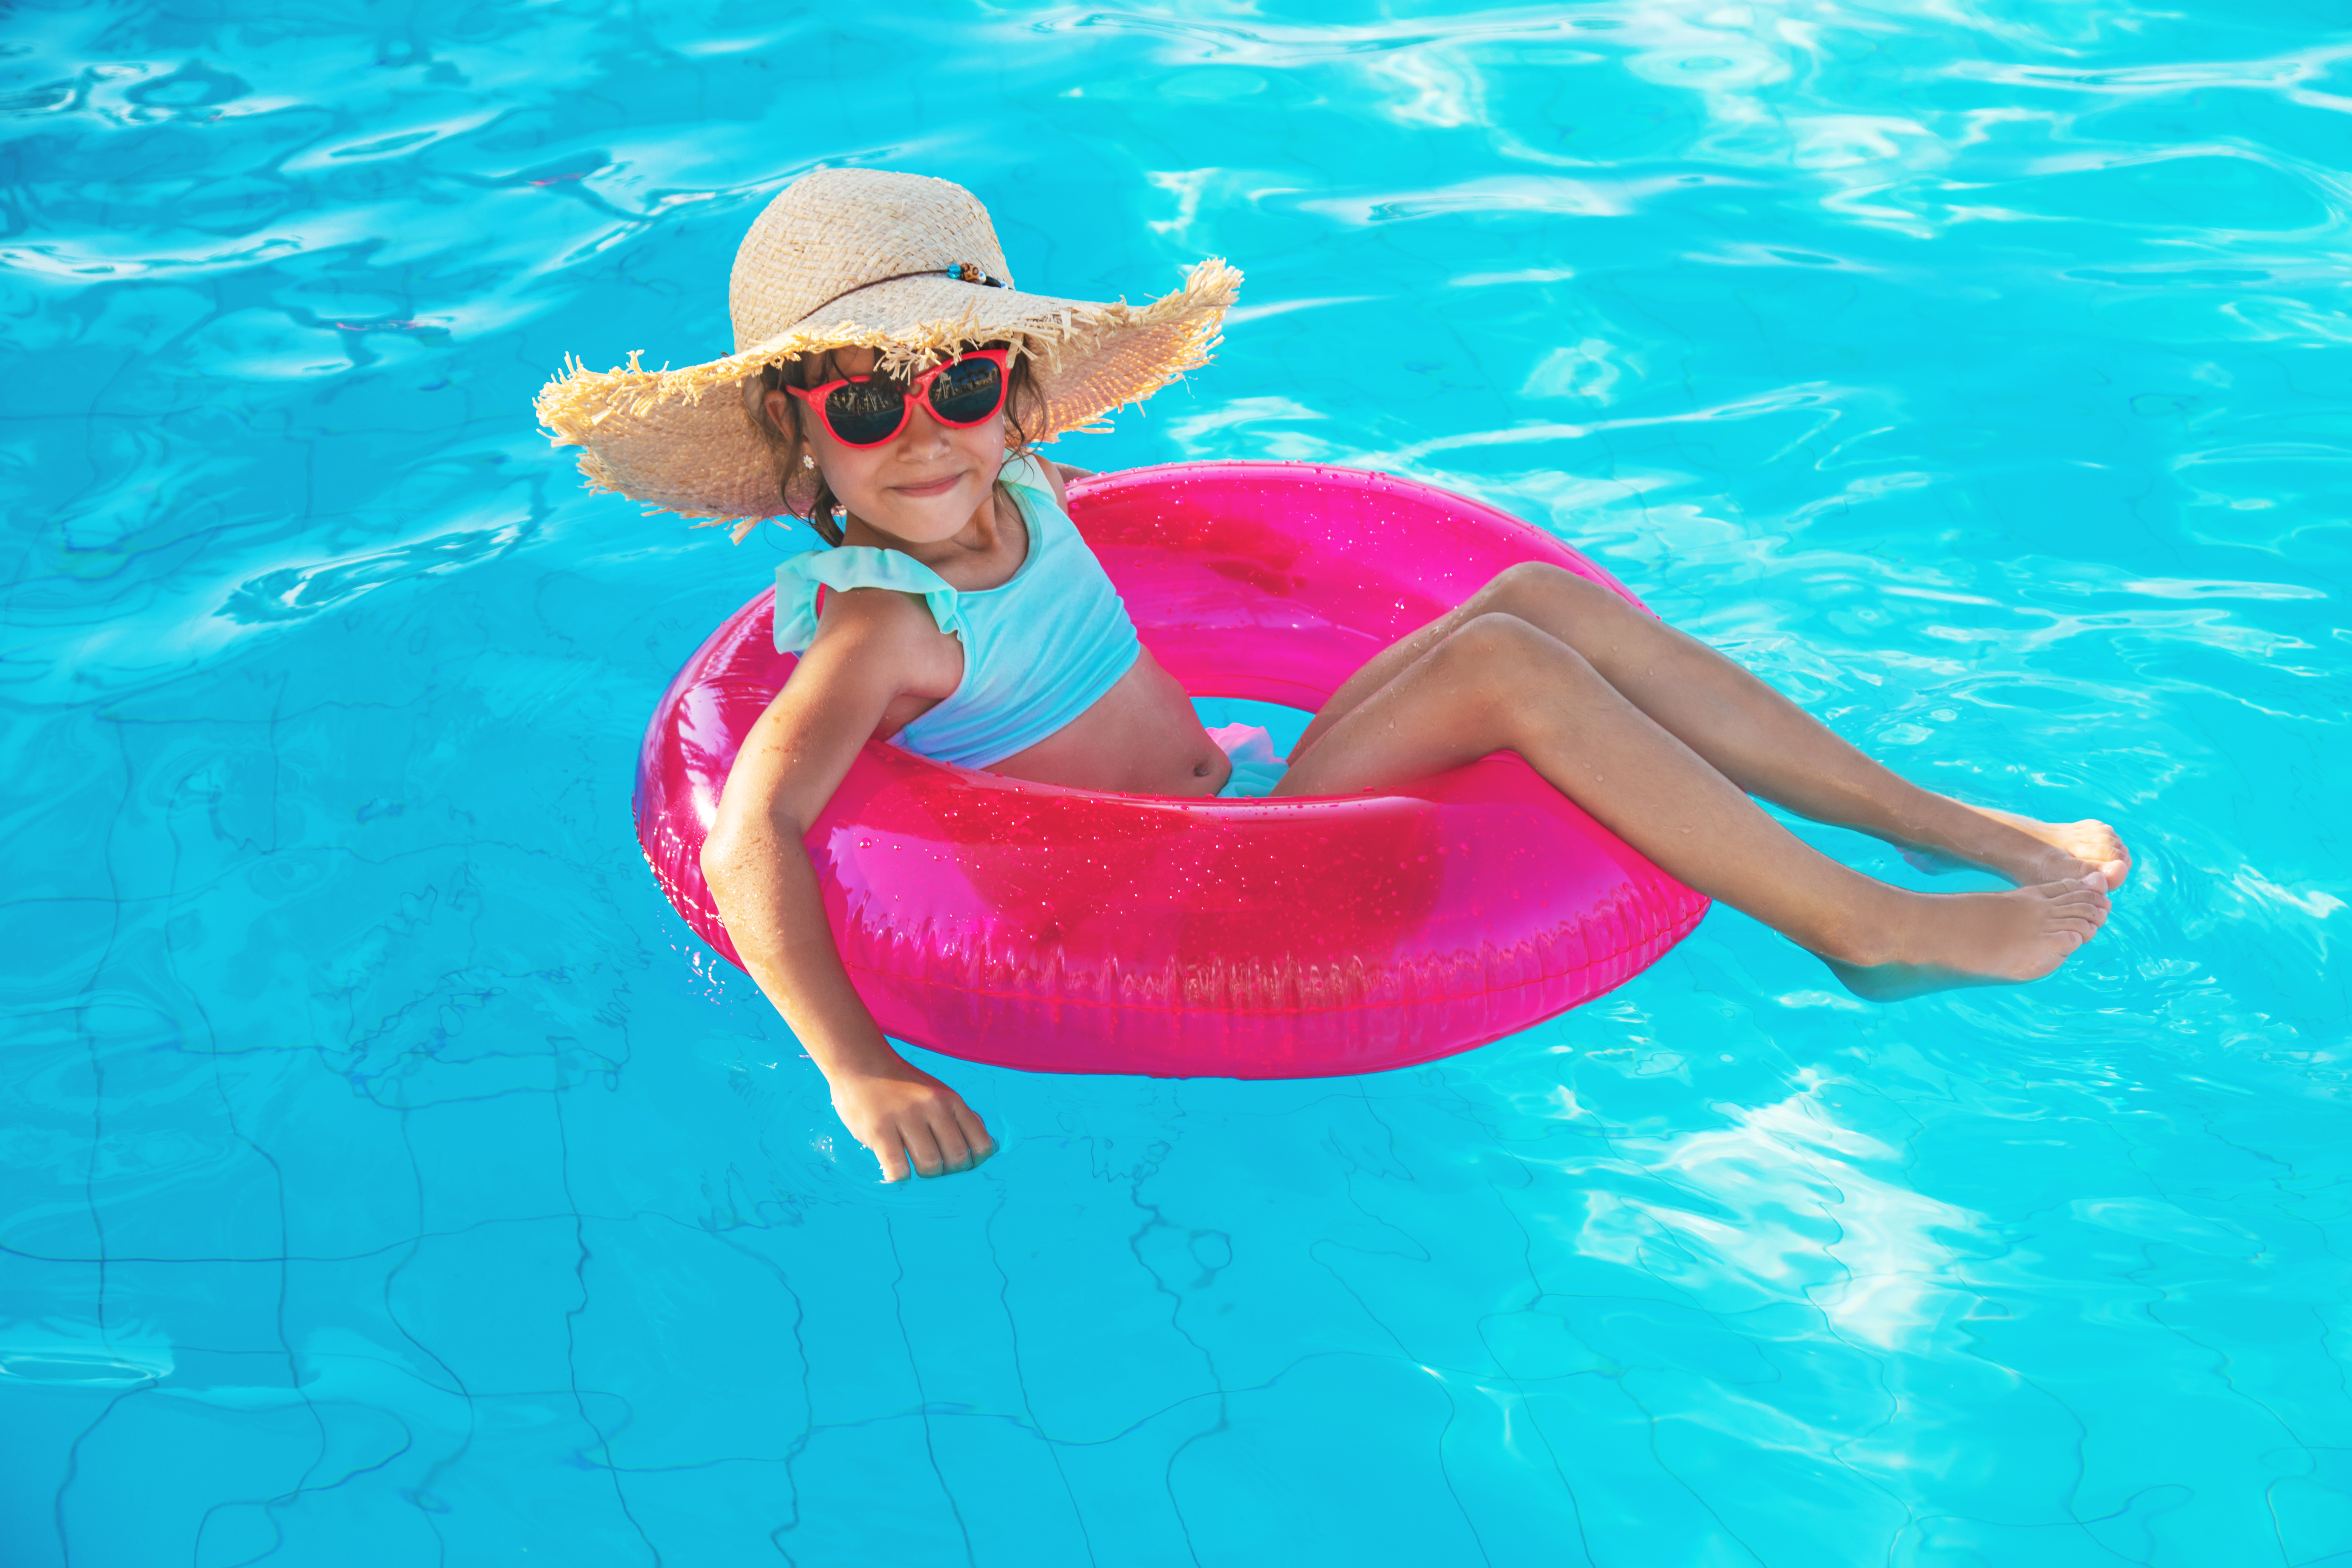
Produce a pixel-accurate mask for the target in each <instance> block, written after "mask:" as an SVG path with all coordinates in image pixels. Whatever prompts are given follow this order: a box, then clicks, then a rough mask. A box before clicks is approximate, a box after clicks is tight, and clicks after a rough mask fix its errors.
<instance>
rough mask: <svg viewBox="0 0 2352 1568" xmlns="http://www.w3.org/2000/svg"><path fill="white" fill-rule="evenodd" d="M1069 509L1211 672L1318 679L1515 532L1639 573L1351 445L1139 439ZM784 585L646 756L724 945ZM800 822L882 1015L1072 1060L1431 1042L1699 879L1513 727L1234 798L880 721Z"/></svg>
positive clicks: (1591, 988)
mask: <svg viewBox="0 0 2352 1568" xmlns="http://www.w3.org/2000/svg"><path fill="white" fill-rule="evenodd" d="M1070 514H1071V516H1072V517H1073V518H1074V519H1075V520H1076V522H1077V525H1078V528H1079V531H1081V532H1082V533H1083V534H1085V536H1086V538H1087V542H1089V543H1090V544H1092V545H1093V547H1094V549H1095V552H1096V553H1097V555H1099V556H1100V557H1101V558H1102V563H1103V565H1104V566H1105V568H1106V569H1108V572H1109V573H1110V575H1111V578H1112V580H1113V581H1114V582H1115V583H1116V584H1118V590H1119V593H1120V595H1121V596H1122V597H1123V598H1124V599H1125V600H1126V602H1127V607H1128V610H1129V614H1131V615H1132V616H1134V618H1135V623H1136V626H1137V629H1138V630H1139V632H1140V633H1141V635H1142V637H1143V641H1144V644H1145V645H1146V646H1147V647H1150V650H1151V651H1152V653H1153V654H1154V655H1156V656H1157V657H1158V658H1159V659H1160V663H1161V664H1163V665H1164V666H1166V667H1167V668H1168V669H1169V670H1170V671H1171V673H1172V674H1174V675H1175V677H1176V678H1177V679H1179V680H1181V682H1182V683H1183V684H1184V686H1185V688H1186V689H1188V690H1190V691H1191V692H1192V693H1193V694H1194V695H1195V696H1201V697H1245V698H1255V699H1258V700H1265V701H1272V702H1281V703H1286V704H1288V705H1290V706H1292V707H1296V708H1304V709H1307V710H1315V709H1318V708H1319V707H1320V706H1321V705H1322V703H1323V702H1324V700H1326V699H1327V698H1328V696H1329V695H1330V694H1331V692H1332V691H1334V690H1335V689H1338V687H1339V684H1340V683H1341V682H1342V681H1343V680H1345V679H1347V677H1348V676H1349V675H1350V674H1351V673H1353V672H1354V671H1355V670H1356V668H1358V667H1359V666H1360V665H1361V664H1362V663H1363V662H1364V661H1365V660H1366V659H1367V658H1370V657H1371V656H1372V655H1373V654H1374V653H1377V652H1378V651H1379V650H1380V649H1381V648H1382V647H1386V646H1388V645H1389V644H1390V643H1391V642H1393V641H1395V640H1396V639H1397V638H1399V637H1402V636H1403V635H1405V634H1406V633H1408V632H1410V631H1412V630H1413V629H1414V628H1415V627H1417V626H1422V625H1423V624H1424V623H1426V622H1428V621H1430V620H1431V619H1433V618H1434V617H1435V616H1439V615H1442V614H1444V612H1445V611H1446V610H1447V609H1449V608H1451V607H1452V606H1453V605H1457V604H1459V603H1461V602H1462V601H1463V600H1464V599H1465V598H1466V597H1467V596H1468V595H1470V594H1472V593H1474V592H1475V591H1476V589H1477V588H1479V587H1480V586H1481V585H1482V584H1485V583H1486V581H1487V580H1488V579H1489V578H1491V577H1493V576H1494V575H1495V574H1496V573H1498V572H1500V571H1501V570H1503V568H1505V567H1507V566H1509V565H1511V564H1512V563H1515V562H1520V561H1549V562H1551V563H1555V564H1557V565H1559V566H1563V567H1566V568H1567V569H1569V570H1570V571H1572V572H1577V573H1580V574H1583V575H1585V576H1587V577H1590V578H1592V579H1593V580H1595V581H1597V582H1601V583H1604V584H1608V585H1609V586H1610V587H1612V588H1613V589H1615V590H1616V591H1617V592H1618V593H1621V594H1623V593H1625V590H1624V588H1623V587H1622V585H1620V584H1617V583H1616V582H1615V581H1614V580H1613V579H1612V578H1611V577H1610V576H1609V575H1608V574H1606V573H1604V572H1602V571H1601V569H1600V568H1599V567H1597V566H1595V565H1593V564H1592V563H1591V562H1589V561H1587V560H1585V559H1584V557H1582V556H1581V555H1580V554H1578V553H1577V552H1574V551H1572V550H1570V549H1569V548H1568V547H1567V546H1565V545H1563V544H1561V543H1559V542H1558V541H1556V540H1554V539H1552V538H1550V537H1549V535H1547V534H1544V533H1541V532H1538V531H1537V530H1535V529H1532V528H1530V527H1528V525H1527V524H1525V523H1522V522H1519V521H1517V520H1515V519H1513V518H1510V517H1507V516H1506V515H1505V514H1503V513H1501V512H1498V511H1496V510H1494V509H1492V508H1491V507H1487V506H1484V505H1481V504H1480V503H1478V502H1476V501H1473V500H1465V499H1464V498H1462V497H1460V496H1454V495H1449V494H1447V493H1445V492H1444V491H1442V490H1436V489H1430V488H1428V487H1427V486H1423V485H1418V484H1413V483H1411V482H1409V481H1407V480H1403V479H1391V478H1389V477H1387V476H1385V475H1381V474H1370V473H1363V472H1359V471H1356V470H1353V469H1345V468H1321V467H1316V466H1311V465H1307V464H1293V463H1189V464H1180V465H1173V466H1170V467H1166V468H1141V469H1135V470H1131V471H1129V472H1127V473H1121V474H1113V475H1107V476H1104V477H1101V478H1098V479H1087V480H1083V481H1081V482H1080V483H1078V484H1076V485H1073V486H1072V487H1071V489H1070ZM1626 597H1627V598H1628V599H1632V597H1633V595H1630V594H1628V595H1626ZM773 607H774V595H773V594H772V592H771V593H767V594H762V595H760V597H758V598H757V599H754V600H753V601H752V602H751V604H749V605H745V606H744V607H743V608H742V609H741V610H740V611H738V612H737V613H736V614H735V615H734V616H732V617H731V618H730V619H729V620H728V622H727V623H726V624H725V625H724V626H720V627H719V630H718V632H717V633H716V634H714V635H713V636H712V637H711V638H710V640H709V642H708V643H706V644H704V645H703V647H702V648H701V650H700V651H699V652H698V653H697V654H696V655H695V656H694V657H693V658H691V659H689V660H688V661H687V665H686V668H684V669H682V670H680V671H679V672H678V676H677V679H676V680H675V681H673V682H672V683H671V685H670V689H669V690H668V692H667V694H665V695H664V697H663V698H662V701H661V705H660V707H659V708H658V709H657V710H656V711H655V714H654V718H653V722H652V724H651V725H650V726H649V727H648V728H647V730H646V740H645V747H644V751H643V752H642V753H641V755H640V757H639V761H638V768H637V834H638V838H639V841H640V842H641V843H642V844H643V845H644V847H645V851H646V859H647V860H648V861H650V862H651V864H652V866H653V868H654V873H655V875H656V876H657V877H658V878H659V879H661V884H662V889H663V890H664V891H665V892H667V894H668V895H669V898H670V901H671V902H672V903H673V904H675V905H677V909H678V911H679V912H680V913H681V914H683V915H684V916H685V917H686V919H687V921H688V923H689V924H690V925H692V926H693V927H694V929H695V930H696V931H698V932H699V933H700V934H701V935H702V936H703V937H704V939H705V940H707V941H708V942H709V943H710V944H711V945H712V946H713V947H715V948H717V949H718V950H719V952H720V953H722V954H724V955H725V956H726V957H727V958H728V959H729V960H730V961H734V960H735V951H734V948H733V946H732V944H731V943H730V942H729V941H728V939H727V932H726V931H725V929H724V928H723V927H722V926H721V925H720V923H719V918H718V915H717V912H716V911H715V910H713V908H712V907H711V903H710V898H709V893H708V891H707V890H706V889H705V888H704V886H703V881H702V873H701V868H700V866H699V864H698V856H699V854H700V851H701V847H702V840H703V835H704V833H705V832H706V831H707V830H708V828H709V823H710V821H711V819H712V814H713V812H714V811H715V809H716V807H717V804H718V800H719V790H720V787H721V786H722V785H723V784H724V783H725V782H726V778H727V772H728V769H729V767H730V765H731V764H732V763H733V762H734V758H735V752H736V749H737V747H738V746H740V744H741V742H742V739H743V736H744V733H745V732H746V731H748V730H749V729H750V728H751V724H752V722H753V721H755V720H756V719H757V718H758V717H759V716H760V714H761V711H762V710H764V709H765V708H766V706H767V704H768V702H769V700H770V699H771V698H772V697H773V696H774V695H775V693H776V691H777V689H779V688H780V687H781V686H782V684H783V680H784V678H785V677H786V676H787V675H788V674H790V673H791V670H792V668H793V658H791V657H790V656H789V655H784V654H779V653H777V652H776V651H775V649H774V647H773V646H772V641H771V631H770V627H771V625H772V616H773ZM807 844H808V849H809V854H810V855H811V857H812V858H814V861H815V864H816V868H817V873H818V876H819V879H820V880H821V881H822V882H823V884H824V900H825V914H826V917H827V918H828V919H829V920H830V921H832V924H833V931H834V938H835V942H837V943H838V945H839V947H840V949H841V954H842V958H843V960H844V961H845V963H847V965H848V967H849V973H850V977H851V979H852V980H853V981H854V982H855V983H856V987H857V991H858V994H859V995H861V996H863V997H864V998H865V1000H866V1005H867V1006H868V1007H869V1008H871V1009H872V1010H873V1013H874V1016H875V1017H876V1019H877V1021H879V1022H880V1024H881V1026H882V1027H883V1029H884V1030H885V1031H886V1032H887V1033H888V1034H891V1035H894V1036H897V1037H899V1038H900V1039H904V1040H910V1041H913V1042H914V1043H915V1044H917V1045H921V1046H927V1047H930V1048H931V1049H933V1050H938V1051H943V1052H946V1053H947V1054H949V1055H950V1056H957V1057H963V1058H970V1059H971V1060H975V1061H987V1062H996V1063H1001V1064H1003V1065H1004V1066H1007V1067H1014V1068H1031V1069H1034V1070H1040V1071H1049V1072H1116V1073H1148V1074H1153V1075H1157V1076H1162V1077H1231V1078H1310V1077H1319V1076H1323V1075H1327V1074H1335V1073H1357V1072H1371V1071H1377V1070H1380V1069H1381V1068H1395V1067H1403V1066H1406V1065H1408V1064H1411V1063H1413V1062H1420V1061H1427V1060H1429V1059H1430V1058H1434V1057H1442V1056H1445V1055H1448V1054H1451V1053H1453V1052H1455V1051H1461V1050H1466V1049H1468V1048H1469V1047H1473V1046H1476V1045H1481V1044H1483V1043H1485V1042H1486V1041H1488V1040H1492V1039H1495V1038H1496V1037H1499V1036H1502V1035H1507V1034H1510V1033H1512V1032H1514V1031H1516V1030H1519V1029H1524V1028H1526V1027H1528V1026H1529V1025H1531V1024H1534V1023H1537V1022H1538V1021H1539V1020H1541V1019H1543V1018H1547V1017H1549V1016H1552V1015H1553V1014H1555V1013H1559V1012H1560V1011H1562V1010H1563V1009H1566V1008H1569V1007H1573V1006H1575V1005H1577V1004H1578V1003H1580V1002H1584V1001H1587V1000H1589V999H1591V997H1593V996H1597V995H1599V994H1601V993H1602V992H1604V991H1607V990H1609V989H1610V988H1611V987H1612V986H1615V985H1617V984H1622V982H1623V981H1625V980H1626V979H1628V978H1630V977H1631V976H1633V974H1635V973H1639V972H1640V971H1641V970H1642V969H1643V968H1645V967H1646V966H1647V965H1649V964H1650V963H1653V962H1654V961H1655V960H1656V959H1657V957H1658V956H1659V955H1660V954H1661V953H1663V952H1665V951H1666V950H1667V949H1668V948H1670V947H1672V946H1673V945H1674V944H1675V942H1678V941H1680V940H1681V939H1682V938H1683V937H1684V936H1685V934H1686V933H1688V931H1690V929H1691V928H1692V927H1693V926H1694V925H1696V924H1697V922H1698V920H1699V917H1700V916H1701V915H1703V914H1705V913H1706V900H1705V899H1703V898H1701V897H1700V896H1699V895H1698V894H1696V893H1694V892H1692V891H1691V890H1690V889H1687V888H1685V887H1684V886H1683V885H1682V884H1681V883H1679V882H1676V881H1675V880H1674V879H1672V878H1670V877H1668V876H1667V875H1666V874H1665V873H1664V872H1663V871H1661V870H1659V869H1658V868H1656V867H1654V866H1653V865H1651V864H1650V863H1649V862H1648V861H1647V860H1645V859H1643V858H1642V857H1641V856H1639V855H1637V854H1635V853H1634V852H1633V850H1632V849H1631V848H1629V847H1626V845H1625V844H1624V843H1623V842H1622V840H1620V839H1619V838H1617V837H1615V836H1614V835H1612V834H1611V833H1609V832H1608V831H1607V830H1606V829H1604V828H1602V827H1601V826H1600V825H1599V824H1598V823H1596V822H1594V821H1593V820H1592V819H1591V817H1589V816H1585V814H1584V813H1583V812H1581V811H1580V810H1578V809H1577V808H1576V806H1575V805H1572V804H1570V802H1569V801H1568V800H1567V799H1565V798H1564V797H1562V796H1561V795H1559V792H1558V791H1556V790H1554V789H1552V788H1551V787H1550V786H1549V784H1545V783H1544V781H1543V780H1542V779H1541V778H1540V777H1538V775H1537V774H1536V773H1535V772H1534V771H1533V770H1532V769H1530V768H1529V767H1528V765H1527V764H1526V763H1523V762H1521V761H1520V760H1519V759H1518V758H1517V756H1515V755H1510V754H1507V753H1506V754H1500V755H1496V756H1494V757H1489V758H1487V759H1486V760H1485V761H1483V762H1479V763H1473V764H1472V765H1470V766H1468V767H1465V768H1460V769H1457V770H1455V771H1454V772H1453V773H1444V774H1441V775H1439V776H1437V777H1435V778H1431V779H1426V780H1423V781H1422V782H1421V783H1419V784H1414V785H1412V786H1411V787H1409V788H1404V789H1399V790H1395V791H1393V792H1391V793H1389V794H1385V795H1364V796H1350V797H1347V798H1340V799H1318V800H1265V801H1232V802H1223V801H1213V800H1208V801H1202V800H1177V799H1165V798H1160V797H1155V796H1138V795H1091V794H1087V793H1084V792H1081V791H1077V790H1068V789H1059V788H1055V787H1053V786H1051V785H1045V784H1024V783H1020V782H1017V781H1014V780H1012V779H1007V778H1002V777H998V776H996V775H994V774H991V773H974V772H971V771H969V770H966V769H961V768H952V767H948V766H945V765H942V764H940V763H932V762H928V761H926V760H924V759H922V758H919V757H916V756H913V755H911V754H909V753H908V752H904V751H901V750H899V749H898V747H896V746H892V745H887V744H884V743H881V742H876V743H874V744H870V745H868V746H867V747H866V750H865V752H864V753H863V754H862V755H861V756H860V757H859V759H858V761H857V762H856V764H855V765H854V766H853V767H852V768H851V769H850V772H849V775H848V777H847V779H846V780H845V782H844V783H843V784H842V786H841V789H840V791H839V793H837V794H836V795H835V796H834V799H833V802H832V804H831V805H829V806H828V807H827V808H826V810H825V812H824V816H822V817H821V818H819V819H818V821H817V824H816V826H814V828H813V829H811V830H810V833H809V835H808V838H807Z"/></svg>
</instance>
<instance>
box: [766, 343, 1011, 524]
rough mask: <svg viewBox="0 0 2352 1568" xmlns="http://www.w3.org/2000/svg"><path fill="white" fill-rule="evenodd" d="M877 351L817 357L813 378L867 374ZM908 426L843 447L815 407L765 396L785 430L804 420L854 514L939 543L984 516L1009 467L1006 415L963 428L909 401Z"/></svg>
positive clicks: (805, 433) (806, 434) (830, 479)
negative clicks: (875, 442)
mask: <svg viewBox="0 0 2352 1568" xmlns="http://www.w3.org/2000/svg"><path fill="white" fill-rule="evenodd" d="M874 360H875V353H874V351H873V350H872V349H862V348H861V349H836V350H835V351H834V352H833V353H831V354H829V355H826V356H825V357H824V359H822V360H820V361H819V362H818V365H817V369H816V372H815V374H814V376H813V377H812V378H811V379H812V380H814V381H816V382H819V383H822V382H825V381H830V380H833V379H835V378H836V377H839V376H845V375H866V374H871V373H872V371H873V369H874ZM908 403H909V405H910V406H909V409H908V419H907V427H906V428H905V429H903V430H901V431H899V432H898V435H897V436H895V437H891V439H889V440H887V441H886V442H884V443H883V444H882V445H881V446H879V447H845V446H843V445H842V444H841V442H840V441H839V440H837V439H835V437H834V434H833V432H832V430H830V429H829V428H827V427H826V426H825V422H824V416H822V415H820V414H818V413H817V411H816V410H814V409H813V408H810V407H809V406H807V405H805V404H803V403H801V402H799V401H798V400H797V399H793V398H788V397H786V396H785V395H783V394H782V393H781V392H771V393H770V394H768V396H767V406H768V417H769V418H771V419H772V420H775V421H776V422H777V424H778V426H780V427H781V426H782V425H783V422H784V421H785V420H786V419H789V418H792V417H794V416H797V417H798V418H799V420H800V430H801V437H802V439H803V441H804V442H805V443H806V449H807V451H808V453H809V455H810V456H811V457H813V458H815V459H816V460H817V466H818V467H819V468H821V469H823V470H824V482H825V483H826V484H827V485H828V486H830V487H831V488H832V490H833V493H834V495H835V497H837V498H839V500H840V501H841V503H842V504H843V505H844V506H845V507H847V508H848V509H849V512H850V515H851V516H852V517H855V518H856V519H858V520H859V521H862V522H864V523H866V526H868V527H869V528H872V529H874V530H875V531H877V532H879V533H882V534H885V535H887V536H888V537H890V538H892V539H898V540H904V541H905V542H908V543H909V544H938V543H940V542H944V541H947V540H950V539H952V538H954V537H955V536H956V535H957V534H959V533H961V532H962V531H964V530H965V529H966V528H969V527H971V525H972V524H973V522H974V521H976V520H978V519H979V518H980V516H981V514H982V510H983V509H985V508H987V507H988V506H989V505H990V504H991V502H990V497H991V493H992V490H993V489H994V488H995V485H996V472H997V470H998V469H999V468H1002V467H1003V464H1004V416H1003V414H1001V413H1000V414H999V415H998V416H996V417H995V418H993V419H984V420H982V422H981V423H979V424H977V425H972V426H961V427H959V426H953V425H942V424H940V422H939V421H938V420H937V419H934V418H933V417H931V411H930V406H929V400H928V399H925V398H919V397H918V398H910V399H909V400H908Z"/></svg>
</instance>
